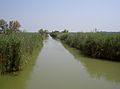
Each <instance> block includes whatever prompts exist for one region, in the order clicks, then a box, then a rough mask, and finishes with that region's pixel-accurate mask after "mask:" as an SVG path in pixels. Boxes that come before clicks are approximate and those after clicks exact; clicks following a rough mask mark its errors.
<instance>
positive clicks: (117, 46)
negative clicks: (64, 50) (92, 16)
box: [51, 32, 120, 61]
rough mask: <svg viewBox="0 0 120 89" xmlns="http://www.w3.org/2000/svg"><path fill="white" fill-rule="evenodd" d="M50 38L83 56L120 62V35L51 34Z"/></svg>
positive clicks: (97, 33) (101, 33) (98, 33)
mask: <svg viewBox="0 0 120 89" xmlns="http://www.w3.org/2000/svg"><path fill="white" fill-rule="evenodd" d="M51 36H52V37H54V38H58V39H60V40H61V41H63V42H65V43H66V44H68V45H69V46H71V47H74V48H77V49H78V50H80V51H81V52H82V53H83V54H85V55H88V56H91V57H94V58H101V59H108V60H113V61H120V33H103V32H95V33H51Z"/></svg>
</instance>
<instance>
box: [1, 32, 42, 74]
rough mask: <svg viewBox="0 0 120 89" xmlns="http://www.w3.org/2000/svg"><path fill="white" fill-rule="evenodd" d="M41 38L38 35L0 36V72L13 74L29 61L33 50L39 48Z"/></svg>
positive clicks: (16, 34) (15, 34) (17, 34)
mask: <svg viewBox="0 0 120 89" xmlns="http://www.w3.org/2000/svg"><path fill="white" fill-rule="evenodd" d="M42 42H43V36H42V35H40V34H38V33H12V34H0V71H1V73H6V72H9V73H10V72H15V71H19V70H20V69H22V67H23V66H24V65H25V63H27V61H29V57H30V56H31V55H32V52H33V51H34V50H35V49H38V48H41V47H42Z"/></svg>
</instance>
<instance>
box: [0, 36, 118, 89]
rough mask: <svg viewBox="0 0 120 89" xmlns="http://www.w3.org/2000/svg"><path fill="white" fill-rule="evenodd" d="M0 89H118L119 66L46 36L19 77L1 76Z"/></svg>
mask: <svg viewBox="0 0 120 89" xmlns="http://www.w3.org/2000/svg"><path fill="white" fill-rule="evenodd" d="M0 89H120V63H119V62H111V61H103V60H98V59H92V58H88V57H85V56H83V55H81V54H80V52H79V51H78V50H76V49H74V48H71V47H68V46H67V45H64V44H62V43H61V42H60V41H57V40H54V39H52V38H51V37H49V38H48V39H47V40H45V41H44V46H43V48H42V49H41V51H40V53H39V55H38V57H37V59H36V60H32V61H30V63H29V64H28V65H27V66H26V68H24V70H22V71H21V72H20V73H19V74H18V75H16V76H12V75H1V76H0Z"/></svg>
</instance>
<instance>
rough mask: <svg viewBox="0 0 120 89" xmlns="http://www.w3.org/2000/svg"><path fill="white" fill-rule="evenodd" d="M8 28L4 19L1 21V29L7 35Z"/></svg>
mask: <svg viewBox="0 0 120 89" xmlns="http://www.w3.org/2000/svg"><path fill="white" fill-rule="evenodd" d="M7 26H8V24H7V22H6V21H5V20H4V19H0V28H1V31H3V32H4V33H5V32H6V28H7Z"/></svg>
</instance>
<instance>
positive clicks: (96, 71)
mask: <svg viewBox="0 0 120 89" xmlns="http://www.w3.org/2000/svg"><path fill="white" fill-rule="evenodd" d="M64 47H65V48H66V49H67V50H68V51H69V52H70V53H71V54H72V55H74V57H75V59H77V60H78V61H79V62H81V63H82V64H83V65H84V66H85V69H86V71H87V72H88V73H89V74H90V76H91V77H94V78H96V79H101V78H102V79H105V80H108V81H110V82H113V83H118V84H120V63H119V62H111V61H103V60H98V59H93V58H88V57H84V56H83V55H81V54H80V51H78V50H76V49H75V48H71V47H69V46H67V45H65V44H64Z"/></svg>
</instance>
